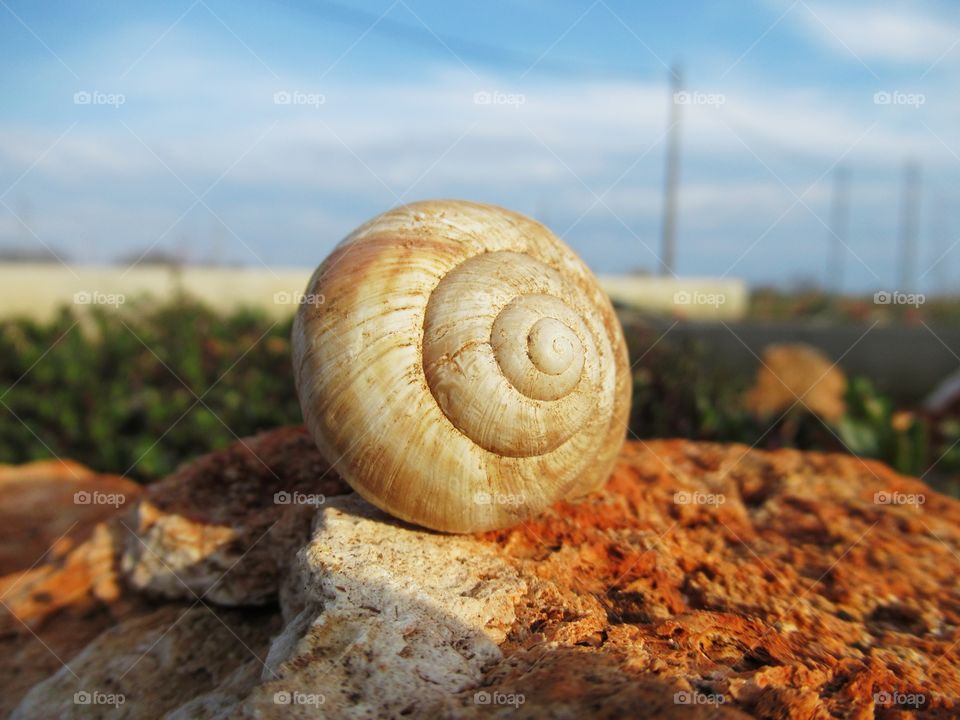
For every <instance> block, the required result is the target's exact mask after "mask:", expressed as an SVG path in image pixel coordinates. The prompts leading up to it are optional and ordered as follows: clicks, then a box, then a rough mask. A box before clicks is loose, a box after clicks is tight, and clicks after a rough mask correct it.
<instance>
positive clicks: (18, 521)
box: [0, 460, 140, 576]
mask: <svg viewBox="0 0 960 720" xmlns="http://www.w3.org/2000/svg"><path fill="white" fill-rule="evenodd" d="M139 494H140V486H139V485H137V484H136V483H133V482H131V481H129V480H125V479H123V478H120V477H117V476H115V475H100V474H97V473H95V472H93V471H92V470H90V469H88V468H85V467H84V466H82V465H79V464H77V463H73V462H62V461H59V460H51V461H42V462H34V463H29V464H27V465H17V466H9V465H0V497H3V503H0V576H4V575H9V574H10V573H12V572H16V571H18V570H26V569H27V568H29V567H31V566H35V565H37V564H40V563H41V562H44V561H47V560H52V559H55V558H58V557H63V556H64V555H66V554H67V553H68V552H70V550H72V549H73V548H75V547H76V546H77V545H78V544H80V543H81V542H82V541H83V540H85V539H86V538H87V537H89V535H90V531H91V529H92V528H93V526H94V525H96V524H97V523H98V522H100V521H101V520H104V519H106V518H108V517H110V516H111V515H113V514H115V513H116V511H117V509H118V508H124V507H129V506H130V505H131V504H132V503H133V501H134V500H135V499H136V498H137V497H138V496H139Z"/></svg>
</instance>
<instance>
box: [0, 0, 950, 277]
mask: <svg viewBox="0 0 960 720" xmlns="http://www.w3.org/2000/svg"><path fill="white" fill-rule="evenodd" d="M0 58H2V67H3V72H2V74H0V92H2V96H3V97H4V98H5V100H4V102H3V103H2V104H0V202H2V204H0V247H3V246H8V245H13V244H21V245H31V246H35V247H43V246H44V245H47V246H50V247H52V248H54V249H56V250H58V251H62V252H63V253H64V254H65V255H68V256H69V257H71V258H72V259H74V260H75V261H79V262H90V263H100V262H108V261H111V260H113V259H114V258H116V257H118V256H123V255H134V256H136V255H138V254H139V253H141V252H143V251H144V250H146V249H148V248H150V247H155V248H158V249H166V250H171V251H174V252H180V253H185V254H186V256H187V257H188V258H191V259H194V260H208V259H219V260H224V261H230V262H237V263H242V264H246V265H251V266H254V267H259V266H268V267H277V266H291V265H298V266H299V265H304V266H307V265H309V266H312V265H315V264H317V263H318V262H319V261H320V260H321V259H322V258H323V256H324V255H325V254H326V253H327V252H329V250H330V249H331V248H332V247H333V245H334V244H335V243H336V242H337V241H338V240H339V239H340V238H341V237H342V236H343V235H345V234H346V233H347V232H349V231H350V230H351V229H352V228H354V227H355V226H357V225H358V224H360V223H361V222H363V221H364V220H366V219H367V218H369V217H370V216H372V215H374V214H376V213H378V212H381V211H383V210H385V209H387V208H388V207H390V206H392V205H395V204H397V203H399V202H403V201H410V200H416V199H422V198H427V197H465V198H470V199H476V200H481V201H487V202H493V203H498V204H502V205H505V206H507V207H510V208H512V209H515V210H518V211H521V212H524V213H527V214H530V215H533V216H534V217H537V218H538V219H540V220H542V221H544V222H546V223H547V224H548V225H550V226H551V228H553V229H554V230H555V231H556V232H558V233H559V234H562V235H563V237H564V238H565V239H566V240H567V242H568V243H569V244H570V245H571V246H573V247H574V249H576V250H577V251H578V252H579V253H580V254H581V255H582V256H583V257H584V258H585V259H586V260H587V262H588V263H589V264H590V265H591V266H592V267H593V268H594V269H595V270H597V271H598V272H620V271H625V270H629V269H647V270H652V269H655V268H656V267H657V264H658V262H657V257H656V253H657V252H658V251H659V233H660V213H661V205H662V183H663V171H664V154H665V144H664V137H665V132H666V129H667V126H668V122H669V121H668V110H669V106H670V91H669V87H668V68H669V66H671V65H672V64H673V63H677V62H679V63H681V64H682V67H683V74H684V88H685V91H686V92H687V93H688V95H687V96H686V98H689V99H690V103H688V104H684V105H681V107H680V113H681V118H682V120H681V123H682V124H681V128H682V138H683V140H682V152H681V154H682V170H681V187H680V195H679V210H680V212H679V229H678V245H679V249H678V260H677V270H678V272H679V273H680V274H683V275H713V276H718V275H730V276H737V277H743V278H746V279H747V280H748V281H750V282H751V283H754V284H760V283H778V284H790V283H794V282H798V281H803V280H822V279H823V278H824V275H825V272H826V265H827V257H828V255H827V253H828V244H829V241H830V231H829V229H828V222H829V218H830V188H831V182H832V177H833V172H834V170H835V168H836V167H838V166H840V167H844V168H847V169H848V170H849V171H850V173H851V197H850V203H851V209H850V216H849V233H848V235H847V238H846V243H847V246H848V247H847V248H846V249H845V250H844V277H845V286H846V287H847V289H849V290H857V291H863V290H871V289H876V288H895V287H896V282H897V277H898V271H897V252H896V240H897V235H898V216H899V205H900V194H901V189H900V185H901V170H902V167H903V164H904V162H905V161H906V159H907V158H913V159H915V160H916V161H917V162H919V163H920V165H921V168H922V173H921V175H922V185H921V188H922V201H921V208H920V221H919V226H920V243H921V247H920V252H919V259H918V262H917V266H918V270H917V282H918V286H919V287H920V288H921V289H924V290H927V291H932V290H935V289H938V288H940V287H949V288H952V289H954V290H956V289H958V287H960V245H958V246H954V245H953V243H954V242H955V241H956V240H957V238H958V237H960V212H958V210H957V202H956V200H957V193H958V187H960V185H958V183H957V176H958V171H960V132H958V131H960V122H958V120H960V96H958V93H957V91H956V89H957V83H956V78H957V71H958V69H960V13H958V8H957V6H956V4H953V5H951V4H950V3H948V2H935V1H933V0H930V1H928V2H921V1H919V0H917V1H915V2H885V3H867V2H854V1H852V0H833V1H831V2H826V1H825V0H824V1H820V0H784V1H780V0H757V1H756V2H725V3H718V2H708V1H703V2H699V1H694V2H677V3H660V2H626V1H621V0H597V1H596V2H594V1H593V0H555V1H554V2H547V1H546V0H515V1H514V2H484V3H450V2H436V1H435V0H396V1H394V0H363V1H357V2H349V3H348V2H327V1H325V0H235V1H234V2H225V1H224V0H183V1H177V2H165V3H162V4H161V3H146V2H135V1H131V2H125V3H107V2H97V1H96V0H88V1H86V2H31V3H27V2H14V1H12V0H0ZM877 93H881V95H880V98H881V102H880V103H878V102H877V101H876V100H875V96H876V94H877ZM883 94H885V95H883ZM488 98H489V99H490V102H489V103H485V102H483V100H485V99H488ZM884 98H889V99H890V102H889V103H883V102H882V100H883V99H884ZM286 99H289V100H290V102H288V103H287V102H284V101H285V100H286Z"/></svg>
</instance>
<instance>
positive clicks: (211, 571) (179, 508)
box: [123, 428, 349, 605]
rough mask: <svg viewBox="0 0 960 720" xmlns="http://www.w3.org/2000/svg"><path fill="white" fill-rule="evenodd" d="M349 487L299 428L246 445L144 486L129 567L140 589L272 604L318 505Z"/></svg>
mask: <svg viewBox="0 0 960 720" xmlns="http://www.w3.org/2000/svg"><path fill="white" fill-rule="evenodd" d="M347 491H349V488H348V487H347V486H346V485H345V484H344V483H343V482H342V481H341V480H340V479H339V478H338V477H337V475H336V474H335V473H333V472H330V467H329V465H328V464H327V463H326V462H324V460H323V459H322V458H321V456H320V453H319V452H318V451H317V449H316V447H315V446H314V444H313V441H312V440H311V439H310V438H309V437H308V436H307V434H306V433H305V432H304V431H303V430H302V429H300V428H286V429H283V430H279V431H276V432H272V433H264V434H261V435H258V436H256V437H253V438H246V439H244V440H240V441H239V442H237V443H235V444H233V445H231V446H230V447H229V448H227V449H226V450H223V451H220V452H216V453H211V454H210V455H206V456H204V457H201V458H199V459H198V460H196V461H194V462H192V463H189V464H188V465H185V466H184V467H182V468H180V469H179V470H178V471H177V472H176V473H174V474H173V475H171V476H170V477H168V478H166V479H164V480H162V481H160V482H159V483H156V484H154V485H152V486H150V487H149V488H148V490H147V492H146V493H145V495H144V497H143V498H142V500H141V501H140V502H139V503H138V504H137V505H136V507H135V510H134V516H133V518H132V519H131V523H132V524H131V525H130V526H129V530H130V537H129V539H128V541H127V544H126V551H125V553H124V556H123V568H124V571H125V573H126V576H127V578H128V580H129V581H130V583H131V584H132V585H133V586H134V587H136V588H138V589H140V590H145V591H148V592H150V593H155V594H159V595H162V596H165V597H168V598H183V599H186V600H189V601H192V600H195V599H197V598H199V597H202V598H203V599H204V600H208V601H211V602H215V603H219V604H222V605H262V604H266V603H269V602H271V601H272V600H273V599H275V597H276V593H277V588H278V586H279V584H280V579H281V576H282V574H283V573H284V572H285V571H286V567H287V565H288V564H289V560H290V558H291V557H293V555H294V554H295V553H296V552H297V550H298V549H299V548H300V547H302V546H303V544H304V543H305V542H306V540H307V538H308V536H309V528H310V520H311V518H312V517H313V515H314V514H315V512H316V509H317V507H319V506H321V505H322V504H323V502H325V500H326V498H327V497H332V496H334V495H338V494H342V493H344V492H347Z"/></svg>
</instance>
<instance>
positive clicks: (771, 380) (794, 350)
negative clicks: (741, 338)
mask: <svg viewBox="0 0 960 720" xmlns="http://www.w3.org/2000/svg"><path fill="white" fill-rule="evenodd" d="M846 390H847V378H846V376H845V375H844V374H843V371H842V370H840V368H839V367H837V366H836V365H835V364H834V363H833V362H831V361H830V360H829V359H828V358H827V357H825V356H824V355H823V354H822V353H821V352H820V351H819V350H817V349H816V348H814V347H811V346H809V345H804V344H802V343H796V344H782V345H768V346H767V347H766V348H765V349H764V351H763V357H762V359H761V364H760V367H759V368H758V369H757V379H756V381H755V382H754V385H753V387H752V388H751V389H750V390H749V391H748V392H747V394H746V396H745V398H744V402H745V404H746V406H747V408H748V409H749V410H750V411H751V412H752V413H754V414H755V415H758V416H760V417H769V416H771V415H779V414H780V413H782V412H785V411H786V410H788V409H789V408H791V407H793V406H794V405H796V407H797V408H799V409H801V410H803V409H806V410H809V411H810V412H812V413H814V414H815V415H819V416H820V417H822V418H823V419H824V420H826V421H828V422H837V421H839V420H840V418H842V417H843V415H844V413H846V409H847V408H846V402H845V400H844V395H845V393H846Z"/></svg>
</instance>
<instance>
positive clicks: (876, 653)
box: [15, 429, 960, 720]
mask: <svg viewBox="0 0 960 720" xmlns="http://www.w3.org/2000/svg"><path fill="white" fill-rule="evenodd" d="M298 433H299V431H294V430H290V429H285V430H281V431H277V432H276V433H272V434H269V435H264V436H260V437H259V438H258V439H257V440H256V442H257V447H259V448H261V449H264V448H270V447H274V448H275V449H276V452H279V449H280V448H281V447H288V448H291V447H296V446H297V442H296V437H297V436H298ZM249 442H250V441H248V444H249ZM297 452H298V453H299V452H309V448H301V449H300V450H297ZM237 453H239V457H246V455H244V453H240V452H239V450H238V449H237V448H236V447H234V448H233V449H230V450H227V451H223V452H221V453H218V454H214V455H213V456H210V457H208V458H205V459H202V460H201V461H198V463H197V464H194V465H193V466H188V467H186V468H184V469H183V470H181V471H180V473H178V476H179V477H180V478H181V479H180V481H179V482H180V483H181V485H180V486H179V487H180V489H179V491H178V492H179V497H181V498H183V500H182V501H181V502H182V504H181V506H180V509H179V510H178V511H177V513H178V514H181V515H182V514H186V513H190V517H191V520H192V521H193V522H196V523H197V524H198V525H199V524H200V520H199V519H198V518H199V517H200V516H203V518H205V519H206V521H209V522H210V524H215V525H227V524H228V519H229V518H228V517H227V514H226V513H224V514H221V515H217V512H216V511H215V510H213V509H212V505H210V506H204V507H202V512H201V510H193V511H190V510H189V505H188V500H187V499H188V498H197V497H206V498H207V499H208V501H209V502H210V503H215V502H217V500H216V498H215V497H213V494H214V489H213V488H212V487H211V483H212V482H219V481H222V479H223V477H224V476H223V468H224V466H227V467H230V466H231V465H235V463H236V458H237V457H238V456H237V455H236V454H237ZM258 454H261V453H258ZM261 456H262V457H264V459H265V460H266V461H267V464H269V465H270V466H271V467H275V462H276V460H277V456H276V455H274V456H272V459H268V458H267V456H266V455H263V454H261ZM245 467H248V468H250V467H252V465H245ZM255 472H256V471H255ZM278 474H279V475H280V476H281V477H287V471H284V472H282V473H281V472H278ZM293 475H296V473H293ZM261 479H262V478H261ZM235 482H237V483H238V484H239V485H240V486H241V487H243V486H244V483H245V481H244V480H243V479H242V478H235ZM264 482H266V481H264ZM187 484H198V485H202V486H203V488H191V487H184V486H183V485H187ZM267 484H269V483H267ZM214 487H216V486H214ZM247 487H248V488H250V487H255V486H254V485H253V484H249V485H247ZM299 487H302V488H306V487H307V486H306V485H302V486H299ZM304 491H306V490H304ZM246 492H248V493H249V494H250V496H251V497H254V496H256V492H255V491H253V490H248V491H246ZM221 494H224V493H221ZM331 495H332V493H331ZM223 502H224V503H225V504H224V507H228V508H229V507H235V505H231V504H230V503H236V502H237V501H236V500H235V499H231V498H230V497H225V498H224V500H223ZM249 507H250V508H251V509H250V510H249V511H248V514H247V515H245V516H244V517H246V518H248V520H246V521H245V522H252V520H251V518H252V519H255V518H256V517H257V516H258V515H259V514H260V513H261V512H268V510H267V509H264V508H263V507H262V505H256V503H254V502H253V501H251V502H250V503H249ZM254 508H255V509H254ZM311 514H312V515H313V526H312V531H310V533H311V534H309V536H308V538H307V539H305V540H304V542H303V544H302V546H301V547H300V548H298V549H296V550H289V551H288V550H286V549H283V548H286V547H287V546H286V545H283V544H277V545H275V546H274V549H275V551H276V554H275V555H273V556H271V557H272V558H273V560H272V562H273V563H274V564H273V565H269V564H268V558H267V556H264V557H263V558H262V559H261V561H260V562H259V563H246V562H238V563H236V565H235V567H234V568H233V569H232V570H229V571H228V573H227V578H228V580H227V581H225V582H224V584H227V583H229V584H230V585H231V586H232V587H234V588H236V590H235V591H234V593H233V595H232V597H233V598H234V599H240V598H250V601H256V602H261V601H262V598H263V595H262V593H259V592H257V593H253V592H248V590H249V588H253V587H264V586H265V584H266V582H267V580H266V578H267V577H271V578H272V579H273V580H272V581H273V582H274V583H275V585H274V587H273V591H274V594H275V595H278V597H279V608H274V607H271V606H269V605H268V606H267V607H265V608H253V607H246V608H242V609H233V610H222V609H221V610H217V609H215V608H209V607H207V606H206V605H205V604H202V603H200V602H199V601H197V599H196V598H195V597H193V596H190V599H189V601H188V602H187V604H186V605H184V604H183V603H182V602H181V601H177V602H175V603H173V604H169V603H168V605H167V606H166V607H164V608H163V609H162V610H161V611H160V612H161V613H164V614H157V615H156V617H154V615H153V614H151V615H142V614H141V615H137V616H135V617H130V618H128V619H127V620H126V621H125V622H124V623H123V624H122V625H120V626H119V627H118V628H117V629H116V630H115V631H108V632H106V633H104V634H102V635H101V636H100V637H99V638H97V639H96V640H94V641H93V642H92V643H91V644H90V645H89V646H88V647H87V648H86V649H85V650H83V652H81V653H80V655H78V656H77V657H75V658H73V659H69V658H66V657H65V658H64V659H65V661H67V662H68V663H69V665H70V667H71V668H72V669H73V672H76V673H77V675H78V678H73V676H71V675H70V673H69V672H68V671H66V670H60V671H59V672H58V673H57V674H55V675H54V676H53V677H51V678H49V679H48V680H46V681H44V682H43V683H40V684H39V685H36V686H35V687H34V688H33V689H32V690H31V691H30V692H29V693H28V694H27V696H26V697H25V698H24V699H23V702H22V703H21V705H20V707H19V708H18V710H17V711H16V712H17V714H16V715H15V716H16V717H25V718H29V717H56V716H59V715H65V716H67V717H70V716H71V714H74V715H79V714H82V713H81V712H80V711H78V710H77V708H76V706H73V705H72V693H75V692H78V691H82V690H86V691H87V692H92V690H93V689H97V690H99V691H100V692H103V693H105V694H107V695H108V694H109V693H111V692H114V693H116V692H122V693H124V694H125V695H126V694H127V693H129V697H127V699H126V704H125V706H124V708H123V712H126V713H127V714H128V716H129V717H141V716H146V714H145V713H147V711H148V709H149V710H150V711H151V712H152V715H150V716H151V717H168V718H187V717H216V718H266V719H268V720H269V719H270V718H284V717H302V718H312V717H330V718H357V717H383V716H390V717H411V718H419V717H454V718H460V717H462V718H480V717H487V716H490V715H495V716H501V717H507V716H510V717H514V716H516V717H529V718H540V717H555V718H575V717H586V716H588V717H597V718H620V717H624V716H636V715H642V716H646V717H660V718H686V717H693V718H731V719H733V718H749V717H760V718H778V719H779V718H791V719H792V718H830V717H844V718H857V719H862V720H866V719H867V718H874V717H877V718H899V717H907V716H908V715H907V713H909V717H924V718H953V717H957V716H960V652H958V651H957V647H960V585H958V581H957V577H958V576H960V503H958V502H957V501H955V500H952V499H949V498H946V497H943V496H940V495H938V494H937V493H935V492H933V491H931V490H930V489H929V488H927V486H926V485H924V484H923V483H922V482H920V481H918V480H915V479H912V478H907V477H903V476H900V475H897V474H896V473H894V472H893V471H891V470H890V469H889V468H887V467H885V466H884V465H882V464H880V463H877V462H873V461H863V460H860V459H857V458H853V457H848V456H843V455H823V454H817V453H802V452H797V451H791V450H778V451H774V452H764V451H758V450H752V449H749V448H746V447H744V446H741V445H729V446H724V445H711V444H700V443H691V442H686V441H648V442H643V441H641V442H636V443H628V444H627V445H626V446H625V447H624V449H623V451H622V452H621V454H620V458H619V462H618V465H617V468H616V470H615V472H614V474H613V476H612V477H611V479H610V481H609V482H608V483H607V485H606V486H605V487H604V488H602V489H601V490H600V491H598V492H596V493H594V494H592V495H590V496H588V497H587V498H585V499H584V500H583V501H581V502H578V503H568V502H562V503H559V504H557V505H556V506H555V507H554V508H552V509H551V510H550V511H549V512H547V513H545V514H544V515H542V516H541V517H538V518H536V519H535V520H531V521H528V522H526V523H524V524H522V525H520V526H518V527H515V528H512V529H509V530H502V531H497V532H492V533H487V534H483V535H476V536H450V535H441V534H438V533H433V532H428V531H424V530H420V529H417V528H413V527H410V526H407V525H403V524H401V523H398V522H395V521H393V520H391V519H390V518H388V517H386V516H384V515H382V514H381V513H380V512H379V511H376V510H374V509H372V508H371V507H369V506H368V505H366V504H365V503H364V502H363V501H361V500H360V499H358V498H357V497H356V496H353V495H349V496H343V497H335V498H333V499H331V500H329V501H327V502H325V503H324V504H323V505H322V506H320V507H319V508H318V509H312V510H311ZM275 519H276V518H275V516H274V520H275ZM274 520H271V521H269V522H273V521H274ZM235 527H238V528H241V529H242V528H244V527H245V525H243V524H242V523H240V524H237V525H236V526H235ZM267 527H269V524H268V525H267ZM261 533H262V531H261ZM247 538H248V539H249V542H250V543H254V544H256V543H255V541H256V540H257V537H256V535H255V534H254V535H248V536H247ZM150 542H153V540H151V541H150ZM262 542H263V541H261V543H262ZM291 542H292V540H291ZM155 546H157V547H163V545H160V544H156V543H155ZM256 547H259V544H256ZM164 550H165V551H166V548H164ZM287 552H288V554H287V555H286V561H285V562H281V560H282V559H283V558H282V556H283V554H284V553H287ZM241 555H242V551H241ZM205 557H206V556H201V562H202V561H203V559H204V558H205ZM264 568H272V570H269V571H267V570H264ZM189 569H190V568H189V566H188V570H189ZM192 582H197V581H196V580H193V581H192ZM197 587H200V586H199V585H198V586H197ZM242 588H246V589H247V590H243V591H241V589H242ZM278 588H279V590H278ZM191 605H192V609H190V610H189V612H188V614H187V615H185V616H183V617H182V618H181V617H180V615H181V614H182V613H183V611H184V609H185V608H187V607H190V606H191ZM171 608H172V609H171ZM218 618H219V619H222V620H223V621H224V622H225V623H227V625H228V626H229V627H230V629H232V630H233V631H234V633H235V634H236V638H234V637H233V634H231V633H230V632H228V631H227V630H226V629H225V628H224V626H223V624H222V623H220V622H219V620H218ZM165 632H166V634H164V633H165ZM237 638H239V639H240V640H242V641H243V644H245V645H247V646H248V648H249V649H250V651H252V652H246V651H245V650H244V648H243V647H242V645H241V644H239V643H237V642H236V639H237ZM231 642H233V644H231ZM238 647H239V649H237V648H238ZM141 655H142V656H144V659H143V660H142V661H140V662H139V663H138V664H137V666H136V667H135V669H134V670H131V671H130V672H127V673H126V675H124V673H125V672H126V668H127V667H128V666H129V664H130V661H131V660H132V659H133V658H134V657H139V656H141ZM261 661H262V662H261ZM101 666H102V669H100V668H101ZM111 678H113V680H114V682H113V684H109V683H108V680H110V679H111ZM88 686H89V688H88ZM85 710H86V711H89V710H90V708H85Z"/></svg>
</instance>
